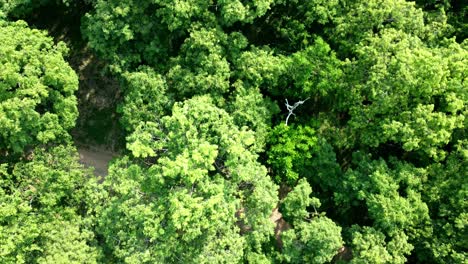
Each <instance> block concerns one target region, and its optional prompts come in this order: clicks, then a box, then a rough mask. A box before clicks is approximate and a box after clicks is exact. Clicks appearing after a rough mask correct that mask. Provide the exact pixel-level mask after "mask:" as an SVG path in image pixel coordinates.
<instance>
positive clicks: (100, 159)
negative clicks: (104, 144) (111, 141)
mask: <svg viewBox="0 0 468 264" xmlns="http://www.w3.org/2000/svg"><path fill="white" fill-rule="evenodd" d="M78 153H79V154H80V162H81V163H82V164H84V165H85V166H86V167H93V168H94V173H95V174H96V175H98V176H107V174H108V166H109V162H110V161H111V160H112V159H113V158H115V157H117V153H113V152H110V151H107V150H105V149H99V148H93V149H90V148H85V147H79V148H78Z"/></svg>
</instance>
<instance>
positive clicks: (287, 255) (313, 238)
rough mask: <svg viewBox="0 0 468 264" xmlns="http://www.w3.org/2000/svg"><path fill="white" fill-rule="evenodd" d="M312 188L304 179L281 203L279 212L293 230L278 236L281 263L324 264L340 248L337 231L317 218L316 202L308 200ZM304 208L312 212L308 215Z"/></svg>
mask: <svg viewBox="0 0 468 264" xmlns="http://www.w3.org/2000/svg"><path fill="white" fill-rule="evenodd" d="M311 193H312V188H311V187H310V185H309V184H308V183H307V181H306V180H305V179H301V180H300V181H299V182H298V184H297V186H296V187H294V189H293V190H292V191H291V192H290V193H288V195H287V196H286V198H285V199H284V200H283V201H281V212H282V213H283V214H284V217H285V219H286V220H287V221H289V222H290V223H291V224H292V225H293V229H290V230H287V231H285V232H283V233H282V234H281V240H282V243H283V250H282V256H281V257H282V259H283V260H285V261H286V262H289V263H326V262H330V261H331V260H332V258H333V257H334V256H335V255H336V254H337V253H338V250H339V249H340V248H341V247H342V245H343V240H342V238H341V227H339V226H338V225H337V224H335V223H334V222H333V221H332V220H331V219H329V218H327V217H326V216H325V215H324V214H323V213H322V214H319V213H318V212H317V208H318V207H320V201H319V199H317V198H315V197H310V195H311ZM308 207H313V208H314V213H312V214H309V213H308V211H307V208H308Z"/></svg>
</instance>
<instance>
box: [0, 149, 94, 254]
mask: <svg viewBox="0 0 468 264" xmlns="http://www.w3.org/2000/svg"><path fill="white" fill-rule="evenodd" d="M31 155H32V156H33V157H32V160H30V161H23V162H19V163H17V164H16V165H14V166H13V167H12V168H10V166H8V165H7V164H2V165H0V223H1V224H0V231H1V232H0V248H1V249H0V253H1V254H0V262H2V263H96V261H97V259H98V256H99V251H98V249H97V248H96V247H95V242H94V234H93V233H92V221H91V220H90V219H92V217H91V216H92V207H91V205H92V204H94V203H95V201H97V200H98V198H97V197H100V195H101V191H100V190H101V189H100V188H99V186H98V185H97V181H96V179H95V177H94V175H92V173H91V172H90V171H89V170H85V169H84V168H83V166H82V165H80V164H79V163H78V155H77V152H76V150H75V149H73V148H71V147H64V146H60V147H55V148H51V149H36V150H35V151H34V152H33V154H31ZM88 205H89V207H88Z"/></svg>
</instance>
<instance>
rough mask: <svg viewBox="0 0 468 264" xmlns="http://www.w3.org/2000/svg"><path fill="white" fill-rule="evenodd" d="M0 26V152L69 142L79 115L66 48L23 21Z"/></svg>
mask: <svg viewBox="0 0 468 264" xmlns="http://www.w3.org/2000/svg"><path fill="white" fill-rule="evenodd" d="M0 23H1V26H0V35H1V36H2V38H3V41H2V42H1V44H0V149H1V150H7V151H13V152H21V151H22V150H23V149H24V148H25V147H26V146H30V145H35V144H39V143H47V142H51V141H54V140H63V139H68V138H69V135H68V132H67V130H69V129H71V128H72V127H73V126H74V125H75V119H76V117H77V115H78V110H77V106H76V105H77V102H76V97H75V96H74V92H75V91H76V90H77V89H78V78H77V76H76V74H75V72H74V71H73V70H72V68H70V66H69V65H68V63H67V62H65V60H64V58H63V56H64V55H66V53H67V51H68V49H67V48H66V46H65V44H64V43H62V42H60V43H58V44H57V45H54V44H53V41H52V39H51V38H49V37H47V35H46V33H45V32H42V31H39V30H34V29H29V28H28V27H27V24H26V23H25V22H22V21H19V22H15V23H8V22H0Z"/></svg>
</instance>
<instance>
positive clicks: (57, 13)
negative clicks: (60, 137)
mask: <svg viewBox="0 0 468 264" xmlns="http://www.w3.org/2000/svg"><path fill="white" fill-rule="evenodd" d="M87 11H88V10H87V8H86V7H83V8H82V10H81V12H70V13H69V12H67V11H66V9H65V8H60V7H58V6H44V7H42V8H39V10H37V12H35V15H33V16H31V17H29V18H25V20H26V21H27V22H28V24H29V25H30V26H31V27H33V28H37V29H41V30H46V31H48V33H49V35H50V36H52V37H53V38H54V41H55V42H59V41H63V42H65V43H66V44H67V46H68V47H69V48H70V52H69V55H68V57H67V58H66V60H67V61H68V62H69V64H70V66H71V67H72V68H73V69H74V70H75V72H76V74H77V75H78V78H79V90H78V92H77V93H76V96H77V98H78V110H79V117H78V119H77V121H76V126H75V128H74V129H73V130H72V131H71V134H72V136H73V139H74V142H75V144H76V146H77V148H78V152H79V154H80V160H81V162H82V163H83V164H84V165H86V166H88V167H94V168H95V173H96V174H97V175H100V176H105V175H107V167H108V163H109V161H110V160H112V158H114V157H116V156H117V155H118V153H119V152H120V150H122V149H124V142H125V140H124V132H123V131H122V129H121V127H120V125H119V115H118V113H117V112H116V108H117V105H118V103H119V102H120V99H121V93H120V87H119V82H118V81H117V80H116V79H115V78H112V77H109V76H110V74H107V72H106V64H105V63H104V62H102V61H100V60H98V59H97V58H96V56H95V55H94V54H93V52H92V51H91V50H90V48H89V47H88V46H87V44H86V41H85V40H84V39H83V37H82V34H81V29H80V25H81V17H82V15H83V14H84V13H86V12H87Z"/></svg>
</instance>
